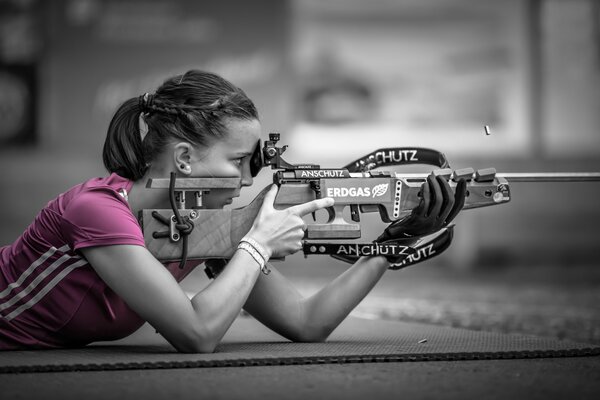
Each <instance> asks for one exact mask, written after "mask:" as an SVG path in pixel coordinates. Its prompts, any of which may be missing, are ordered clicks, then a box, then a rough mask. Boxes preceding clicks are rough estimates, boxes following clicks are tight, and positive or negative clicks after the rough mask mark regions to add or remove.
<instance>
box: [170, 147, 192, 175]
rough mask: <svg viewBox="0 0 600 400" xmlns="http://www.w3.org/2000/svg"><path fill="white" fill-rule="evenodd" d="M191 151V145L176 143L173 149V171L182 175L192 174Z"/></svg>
mask: <svg viewBox="0 0 600 400" xmlns="http://www.w3.org/2000/svg"><path fill="white" fill-rule="evenodd" d="M192 151H193V147H192V145H191V144H189V143H187V142H181V143H177V144H176V145H175V146H174V147H173V161H174V162H175V171H178V172H179V173H181V174H183V175H191V174H192Z"/></svg>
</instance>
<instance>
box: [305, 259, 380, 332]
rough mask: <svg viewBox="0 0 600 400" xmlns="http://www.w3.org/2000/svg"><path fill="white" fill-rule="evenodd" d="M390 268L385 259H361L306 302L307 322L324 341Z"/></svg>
mask: <svg viewBox="0 0 600 400" xmlns="http://www.w3.org/2000/svg"><path fill="white" fill-rule="evenodd" d="M388 266H389V263H388V261H387V260H386V259H385V258H384V257H371V258H361V259H360V260H358V261H357V262H356V263H355V264H354V265H353V266H352V267H351V268H349V269H348V270H346V271H345V272H344V273H343V274H341V275H339V276H338V277H337V278H336V279H334V280H333V281H331V282H330V283H329V284H328V285H327V286H325V287H324V288H322V289H321V290H320V291H318V292H317V293H315V294H314V295H312V296H310V297H308V298H307V299H306V300H305V310H306V316H305V318H306V319H305V320H306V321H307V323H308V324H309V325H310V326H309V329H313V330H314V331H316V332H317V333H316V334H315V337H316V338H318V339H321V340H324V339H325V338H326V337H327V336H329V334H330V333H331V332H332V331H333V330H334V329H335V328H336V327H337V326H338V325H339V324H340V323H341V322H342V321H343V320H344V318H346V316H348V314H349V313H350V312H351V311H352V310H353V309H354V308H355V307H356V306H357V305H358V304H359V303H360V302H361V301H362V299H363V298H364V297H365V296H366V295H367V294H368V293H369V292H370V291H371V289H372V288H373V286H375V284H376V283H377V282H378V281H379V279H380V278H381V276H382V275H383V274H384V273H385V271H386V270H387V268H388Z"/></svg>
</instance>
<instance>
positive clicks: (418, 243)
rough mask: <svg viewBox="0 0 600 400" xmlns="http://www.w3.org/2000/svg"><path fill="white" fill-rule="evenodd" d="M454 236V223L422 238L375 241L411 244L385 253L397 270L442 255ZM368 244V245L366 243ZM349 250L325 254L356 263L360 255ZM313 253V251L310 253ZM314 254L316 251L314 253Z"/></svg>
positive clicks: (380, 244) (391, 266)
mask: <svg viewBox="0 0 600 400" xmlns="http://www.w3.org/2000/svg"><path fill="white" fill-rule="evenodd" d="M453 237H454V225H449V226H448V227H446V228H443V229H441V230H439V231H438V232H436V233H434V234H432V235H428V236H425V237H422V238H418V237H417V238H408V239H392V240H388V241H385V242H382V243H373V244H371V245H372V246H374V245H379V246H383V245H385V244H392V245H395V244H398V243H403V245H405V246H409V247H410V250H409V251H406V252H405V253H404V254H396V255H385V254H379V255H385V256H386V258H387V259H388V261H389V262H390V267H389V268H390V269H393V270H397V269H402V268H406V267H409V266H411V265H415V264H418V263H420V262H423V261H425V260H429V259H431V258H433V257H435V256H438V255H440V254H441V253H442V252H443V251H444V250H446V249H447V248H448V247H449V246H450V244H451V243H452V238H453ZM364 246H367V245H364ZM347 253H348V252H347V251H341V252H340V251H338V252H337V253H336V252H330V253H325V254H330V255H331V257H333V258H335V259H336V260H341V261H344V262H347V263H351V264H353V263H355V262H356V261H357V260H358V259H359V258H360V257H359V255H356V254H355V253H356V252H353V253H352V254H347ZM304 254H307V252H306V246H305V247H304ZM308 254H311V253H308ZM312 254H314V253H312ZM361 255H363V256H365V255H367V256H368V255H377V254H361Z"/></svg>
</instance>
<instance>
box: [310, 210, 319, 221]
mask: <svg viewBox="0 0 600 400" xmlns="http://www.w3.org/2000/svg"><path fill="white" fill-rule="evenodd" d="M310 215H312V217H313V222H317V212H316V211H313V212H312V213H310Z"/></svg>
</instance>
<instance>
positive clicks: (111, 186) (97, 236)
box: [54, 174, 143, 249]
mask: <svg viewBox="0 0 600 400" xmlns="http://www.w3.org/2000/svg"><path fill="white" fill-rule="evenodd" d="M132 185H133V182H132V181H130V180H127V179H125V178H123V177H120V176H118V175H116V174H111V175H110V176H108V177H103V178H93V179H90V180H88V181H85V182H83V183H81V184H79V185H77V186H75V187H73V188H71V189H69V190H68V191H67V192H65V193H63V194H62V195H61V196H59V198H58V199H57V204H55V206H54V208H55V209H56V212H57V213H58V214H60V217H61V220H62V223H61V225H62V230H63V232H65V233H70V235H69V236H72V239H73V240H74V248H75V249H78V248H81V247H86V246H91V245H99V244H105V245H106V244H128V243H130V244H139V245H143V234H142V232H141V228H140V226H139V223H138V221H137V219H136V218H135V216H134V215H133V213H132V211H131V209H130V208H129V204H128V203H127V192H128V191H129V190H130V189H131V186H132Z"/></svg>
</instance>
